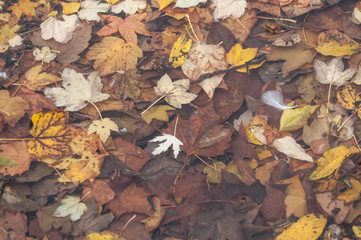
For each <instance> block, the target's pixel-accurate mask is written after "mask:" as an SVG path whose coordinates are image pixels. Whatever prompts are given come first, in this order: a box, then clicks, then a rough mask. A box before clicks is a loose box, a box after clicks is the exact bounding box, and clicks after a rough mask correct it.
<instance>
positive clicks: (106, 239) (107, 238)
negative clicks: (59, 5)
mask: <svg viewBox="0 0 361 240" xmlns="http://www.w3.org/2000/svg"><path fill="white" fill-rule="evenodd" d="M108 1H109V0H108ZM115 2H116V1H115ZM100 239H102V240H125V238H123V237H119V235H118V234H115V233H112V232H108V231H103V232H100V233H97V232H94V233H90V234H88V235H86V238H85V240H100Z"/></svg>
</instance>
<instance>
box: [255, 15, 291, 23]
mask: <svg viewBox="0 0 361 240" xmlns="http://www.w3.org/2000/svg"><path fill="white" fill-rule="evenodd" d="M257 18H261V19H268V20H278V21H287V22H293V23H297V21H296V20H293V19H289V18H272V17H262V16H257Z"/></svg>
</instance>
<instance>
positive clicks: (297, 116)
mask: <svg viewBox="0 0 361 240" xmlns="http://www.w3.org/2000/svg"><path fill="white" fill-rule="evenodd" d="M317 108H318V105H315V106H310V105H306V106H303V107H300V108H291V109H286V110H284V111H283V113H282V116H281V119H280V130H279V131H280V132H281V131H283V132H288V131H295V130H297V129H300V128H302V127H303V126H304V125H305V124H306V123H307V120H308V119H309V118H310V117H311V115H312V114H313V112H314V111H315V110H316V109H317Z"/></svg>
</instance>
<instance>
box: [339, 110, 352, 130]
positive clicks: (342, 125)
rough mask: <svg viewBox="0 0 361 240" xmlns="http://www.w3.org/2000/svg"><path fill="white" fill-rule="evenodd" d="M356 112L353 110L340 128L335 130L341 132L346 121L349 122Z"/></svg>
mask: <svg viewBox="0 0 361 240" xmlns="http://www.w3.org/2000/svg"><path fill="white" fill-rule="evenodd" d="M356 112H357V110H354V111H353V113H352V114H351V115H350V116H349V117H348V118H346V120H345V121H344V122H343V123H342V124H341V125H340V127H339V128H338V129H337V132H338V131H340V130H341V128H343V126H345V124H346V123H347V121H348V120H350V119H351V118H352V117H353V115H355V113H356Z"/></svg>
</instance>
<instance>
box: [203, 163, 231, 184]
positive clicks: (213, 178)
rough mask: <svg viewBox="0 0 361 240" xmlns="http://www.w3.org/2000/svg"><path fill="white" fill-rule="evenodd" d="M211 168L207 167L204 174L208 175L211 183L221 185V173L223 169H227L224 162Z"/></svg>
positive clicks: (212, 165)
mask: <svg viewBox="0 0 361 240" xmlns="http://www.w3.org/2000/svg"><path fill="white" fill-rule="evenodd" d="M210 166H211V167H210ZM210 166H206V167H205V168H204V169H203V173H205V174H206V175H207V178H208V181H209V182H210V183H217V184H218V183H221V180H222V174H221V171H222V169H225V168H226V164H224V163H223V162H216V163H215V164H211V165H210Z"/></svg>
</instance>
